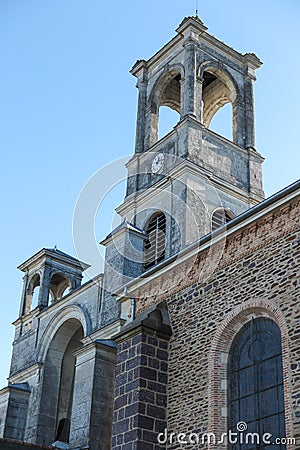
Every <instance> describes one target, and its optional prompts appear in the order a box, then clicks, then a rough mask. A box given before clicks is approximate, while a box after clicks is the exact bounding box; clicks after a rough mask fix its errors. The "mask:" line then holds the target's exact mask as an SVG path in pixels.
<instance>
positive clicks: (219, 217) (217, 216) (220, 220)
mask: <svg viewBox="0 0 300 450" xmlns="http://www.w3.org/2000/svg"><path fill="white" fill-rule="evenodd" d="M231 219H232V216H231V215H230V214H229V213H228V211H226V210H224V209H222V208H220V209H217V210H216V211H215V212H214V213H213V215H212V220H211V229H212V231H214V230H216V229H217V228H219V227H221V226H222V225H224V224H225V223H227V222H229V220H231Z"/></svg>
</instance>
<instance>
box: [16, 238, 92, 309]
mask: <svg viewBox="0 0 300 450" xmlns="http://www.w3.org/2000/svg"><path fill="white" fill-rule="evenodd" d="M88 267H89V265H87V264H85V263H82V262H81V261H79V260H78V259H76V258H73V257H72V256H69V255H67V254H66V253H64V252H62V251H60V250H58V249H57V248H56V247H54V248H43V249H42V250H40V251H39V252H38V253H36V254H35V255H33V256H32V257H31V258H29V259H27V260H26V261H25V262H24V263H22V264H21V265H20V266H19V267H18V269H20V270H21V271H22V272H25V275H24V277H23V280H24V284H23V293H22V299H21V306H20V314H19V315H20V317H22V316H25V315H27V314H28V313H29V312H30V311H31V310H32V309H34V306H35V305H33V296H34V294H35V289H39V294H38V296H37V297H38V298H37V305H36V307H37V308H38V310H42V309H43V308H46V307H47V306H48V305H49V302H56V301H57V300H59V299H60V298H61V297H62V296H63V295H64V293H65V292H66V290H67V289H69V290H70V291H73V290H74V289H76V288H78V287H79V286H80V284H81V280H82V272H83V271H84V270H85V269H87V268H88Z"/></svg>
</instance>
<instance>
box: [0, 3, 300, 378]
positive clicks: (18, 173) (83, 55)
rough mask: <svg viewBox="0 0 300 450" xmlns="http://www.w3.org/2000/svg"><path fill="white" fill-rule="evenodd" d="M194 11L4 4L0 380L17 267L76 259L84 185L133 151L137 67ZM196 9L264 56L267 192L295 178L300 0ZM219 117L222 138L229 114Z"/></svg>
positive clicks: (236, 43)
mask: <svg viewBox="0 0 300 450" xmlns="http://www.w3.org/2000/svg"><path fill="white" fill-rule="evenodd" d="M194 10H195V1H194V0H184V1H183V0H181V1H179V0H152V1H151V2H141V1H137V0H128V1H127V2H125V1H120V0H115V1H114V2H102V1H99V0H43V1H41V0H1V1H0V48H1V53H0V54H1V71H0V86H1V88H0V155H1V156H0V157H1V168H2V171H1V190H0V191H1V205H2V220H1V223H0V227H1V248H2V258H1V272H0V273H1V283H0V290H1V292H0V295H1V297H0V298H1V304H2V314H1V330H2V331H1V333H2V345H1V349H0V352H1V353H0V355H1V366H0V384H1V385H2V386H4V385H5V384H6V377H7V375H8V367H9V359H10V351H11V350H10V349H11V342H12V339H13V327H12V326H11V325H10V323H11V322H12V321H13V320H14V319H16V318H17V314H18V309H19V301H20V294H21V289H22V274H21V273H20V272H19V271H18V270H17V269H16V266H17V265H18V264H20V263H21V262H22V261H24V260H25V259H27V258H28V257H29V256H31V255H32V254H34V253H35V252H36V251H38V250H39V249H40V248H42V247H53V246H54V245H57V246H58V247H59V248H60V249H62V250H63V251H66V252H68V253H71V254H74V248H73V242H72V217H73V210H74V206H75V203H76V199H77V197H78V195H79V193H80V190H81V189H82V187H83V185H84V184H85V183H86V181H87V180H88V179H89V177H90V176H91V175H92V174H93V173H94V172H95V171H96V170H97V169H98V168H100V167H102V166H103V165H105V164H107V163H109V162H110V161H112V160H114V159H116V158H119V157H122V156H125V155H128V154H131V153H132V151H133V145H134V134H135V117H136V103H137V90H136V88H135V79H134V78H133V77H132V76H131V75H130V74H129V69H130V68H131V67H132V65H133V63H134V62H135V61H136V60H137V59H140V58H143V59H147V58H149V57H150V56H151V55H152V54H153V53H154V52H156V51H157V50H158V49H159V48H160V47H161V46H162V45H163V44H165V43H166V42H167V41H168V40H169V39H170V38H172V37H173V36H174V34H175V31H174V30H175V28H177V26H178V24H179V23H180V22H181V20H182V18H183V17H184V16H186V15H193V14H194ZM199 15H200V17H201V18H202V20H203V21H204V23H205V24H206V26H207V27H208V31H209V32H210V33H211V34H213V35H215V36H216V37H218V38H219V39H221V40H222V41H224V42H226V43H227V44H229V45H230V46H232V47H234V48H235V49H236V50H238V51H240V52H242V53H245V52H255V53H256V54H257V55H258V56H259V58H260V59H261V60H262V61H263V62H264V65H263V66H262V68H261V69H259V71H258V72H257V78H258V79H257V82H256V86H255V99H256V134H257V147H258V150H259V151H260V152H261V153H262V154H263V155H264V156H265V157H266V161H265V163H264V167H263V170H264V186H265V191H266V195H267V196H269V195H271V194H272V193H274V192H276V191H278V190H280V189H281V188H283V187H285V186H286V185H288V184H290V183H291V182H293V181H294V180H296V179H297V178H299V167H300V156H299V155H300V151H299V144H298V130H299V120H298V118H299V111H298V108H299V105H300V91H299V89H297V86H298V74H299V73H300V58H298V55H299V44H300V39H299V38H300V31H299V20H300V2H299V0H285V1H284V2H283V1H282V0H264V1H263V2H262V1H261V0H252V1H251V2H247V1H242V0H227V1H224V0H214V1H213V2H208V1H207V0H206V1H205V0H199ZM216 119H217V118H216ZM218 119H219V120H217V121H216V123H215V126H216V127H217V128H216V130H217V131H220V132H223V131H224V133H225V132H226V130H227V129H228V123H227V122H226V119H227V117H226V114H222V113H221V112H220V115H219V118H218ZM121 200H122V188H119V189H116V190H115V191H114V192H112V194H111V195H110V196H109V198H108V199H107V200H106V202H104V206H105V207H106V211H103V210H102V211H101V214H98V217H97V222H96V237H97V239H98V240H99V241H100V240H101V239H102V238H103V237H104V236H105V235H107V234H108V232H109V231H110V226H111V217H112V215H113V209H114V207H115V206H117V205H118V203H120V202H121ZM87 262H88V261H87Z"/></svg>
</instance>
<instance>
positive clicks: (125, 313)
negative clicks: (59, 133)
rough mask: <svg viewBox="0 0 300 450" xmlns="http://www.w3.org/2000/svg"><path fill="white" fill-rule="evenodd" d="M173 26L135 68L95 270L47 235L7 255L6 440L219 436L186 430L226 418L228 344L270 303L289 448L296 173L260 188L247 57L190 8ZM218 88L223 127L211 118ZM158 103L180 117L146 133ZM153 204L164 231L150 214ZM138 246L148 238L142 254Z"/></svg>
mask: <svg viewBox="0 0 300 450" xmlns="http://www.w3.org/2000/svg"><path fill="white" fill-rule="evenodd" d="M176 31H177V35H176V36H175V37H174V38H173V39H172V40H171V41H170V42H169V43H168V44H166V45H165V46H164V47H163V48H162V49H161V50H160V51H159V52H158V53H156V54H155V55H154V56H153V57H152V58H150V59H149V60H148V61H144V60H140V61H138V62H137V63H136V64H135V65H134V67H133V69H132V74H133V75H134V76H136V77H137V80H138V82H137V87H138V90H139V100H138V115H137V132H136V147H135V154H134V156H133V157H132V159H131V160H130V161H129V162H128V164H127V168H128V183H127V193H126V196H125V199H124V202H123V204H122V205H120V206H119V207H118V209H117V211H118V212H119V214H120V216H121V218H122V219H123V221H122V223H121V225H120V226H119V227H117V228H116V229H115V230H113V231H112V232H111V233H110V234H109V235H108V236H107V237H106V238H105V239H104V240H103V241H102V244H103V245H104V246H105V248H106V259H105V268H104V273H103V274H100V275H98V276H97V277H95V278H94V279H93V280H91V281H89V282H88V283H86V284H83V285H81V279H82V272H83V271H84V270H85V269H86V268H87V267H88V265H87V264H85V263H83V262H81V261H79V260H77V259H75V258H73V257H71V256H69V255H66V254H65V253H63V252H61V251H60V250H58V249H57V248H54V249H43V250H41V251H40V252H38V253H36V254H35V255H33V256H32V257H31V258H29V259H28V260H27V261H25V262H24V263H23V264H21V266H19V268H20V270H22V271H23V272H24V274H25V275H24V289H23V294H22V299H21V307H20V312H19V317H18V319H17V320H16V321H15V323H14V325H15V327H16V332H15V339H14V349H13V355H12V361H11V370H10V376H9V384H8V386H7V387H6V388H4V389H3V390H2V391H0V413H1V421H0V437H1V438H3V439H2V440H0V446H2V447H3V445H5V443H7V445H8V447H7V448H13V447H12V446H13V445H16V447H18V446H21V445H22V444H20V443H19V444H18V443H16V444H14V442H13V441H14V440H16V441H18V442H20V441H25V442H26V444H24V448H25V447H26V446H28V445H29V444H32V445H41V446H44V447H43V448H46V447H47V446H49V445H52V448H57V449H70V450H71V449H73V450H79V449H82V450H83V449H90V450H109V449H113V450H118V449H120V450H137V449H143V450H148V449H149V450H158V449H163V448H168V449H175V448H209V449H214V450H221V449H222V450H223V449H224V450H225V449H231V448H233V447H232V446H231V447H230V446H228V445H227V443H226V442H216V443H213V444H211V443H210V442H209V441H205V442H203V443H201V444H199V443H198V444H196V443H195V442H194V441H191V440H188V441H187V442H186V436H187V435H188V434H192V435H193V439H196V437H197V436H200V435H201V436H203V435H204V436H205V433H211V434H214V436H215V437H216V438H217V439H218V438H219V437H220V435H221V434H222V433H227V432H228V428H229V419H228V417H229V415H230V411H229V410H230V408H229V403H228V402H229V400H228V399H229V397H230V387H229V378H230V370H231V369H230V367H229V361H230V358H231V357H232V354H231V353H232V348H233V347H232V345H233V342H234V340H235V339H236V337H237V336H239V335H240V331H241V330H243V327H244V326H245V325H247V324H249V322H251V321H254V320H256V319H259V318H266V319H269V320H271V321H272V323H274V324H276V326H277V327H278V329H279V333H280V336H281V349H280V355H279V356H278V357H280V358H281V359H280V362H282V367H281V366H280V369H276V370H277V371H278V373H280V374H282V378H283V382H282V384H281V385H280V386H283V391H284V418H285V433H286V438H288V439H290V441H288V442H287V443H286V444H283V445H282V446H281V447H280V446H278V445H275V448H281V449H288V450H292V449H293V450H295V449H297V448H300V444H299V442H300V441H299V440H300V419H299V417H300V406H299V405H300V403H299V386H300V376H299V367H300V354H299V337H300V325H299V324H300V313H299V306H298V303H299V302H298V299H299V291H300V272H299V262H300V261H299V260H300V231H299V230H300V214H299V212H300V211H299V209H300V182H296V183H294V184H293V185H291V186H289V187H287V188H286V189H284V190H283V191H281V192H279V193H277V194H275V195H274V196H272V197H271V198H269V199H266V200H263V198H264V195H263V190H262V176H261V164H262V161H263V158H262V156H261V155H260V154H259V153H258V152H257V150H256V148H255V135H254V99H253V82H254V80H255V70H256V69H257V68H259V66H260V65H261V62H260V61H259V59H258V58H257V57H256V56H255V55H254V54H252V53H247V54H245V55H241V54H240V53H238V52H236V51H235V50H233V49H232V48H230V47H228V46H227V45H226V44H224V43H222V42H221V41H219V40H217V39H216V38H214V37H213V36H211V35H210V34H209V33H207V28H206V27H205V26H204V24H203V23H202V22H201V20H200V19H199V18H198V17H188V18H185V19H184V20H183V22H182V23H181V24H180V26H179V28H178V29H177V30H176ZM228 102H231V104H232V107H233V139H232V141H229V140H227V139H225V138H223V137H222V136H219V135H217V134H216V133H214V132H212V131H211V130H210V129H209V125H210V121H211V119H212V117H213V116H214V114H215V113H216V112H217V111H218V110H219V109H220V108H221V107H222V106H223V105H224V104H226V103H228ZM160 106H169V107H170V108H172V109H174V110H176V111H177V112H179V114H180V121H179V122H178V124H177V125H176V126H175V127H174V130H172V131H171V132H170V133H169V134H167V135H166V136H165V137H163V138H162V139H160V140H159V141H158V137H157V127H158V120H159V108H160ZM157 157H158V158H157ZM158 213H159V214H160V216H159V217H163V218H164V220H162V222H163V224H164V225H163V226H164V236H163V238H162V237H161V236H160V234H159V233H161V231H162V229H161V228H159V226H160V225H159V221H158V220H157V221H155V220H154V221H153V220H152V222H151V219H153V217H154V219H155V218H156V217H158V215H157V214H158ZM215 214H217V218H218V221H219V222H218V221H217V223H218V227H215V228H214V227H213V223H214V220H213V219H214V217H216V216H215ZM215 222H216V220H215ZM149 223H152V224H153V223H154V224H155V225H152V226H153V227H154V228H153V229H152V230H151V231H149V230H150V225H149ZM162 243H163V253H162V255H163V256H162V257H160V256H161V255H160V254H158V255H157V253H158V252H159V251H161V248H160V247H161V246H162ZM146 246H148V248H149V246H150V248H151V247H152V246H153V248H154V253H153V254H154V263H153V264H152V265H151V264H150V265H149V266H146V264H145V260H144V253H145V249H146ZM157 256H158V257H157ZM37 289H39V295H38V299H37V304H36V305H35V304H34V295H35V293H36V292H37ZM67 289H69V292H67ZM280 364H281V363H280ZM276 373H277V372H276ZM255 382H256V383H257V384H258V387H259V383H260V384H261V383H262V382H259V381H257V380H256V381H255ZM280 386H279V387H278V389H279V388H281V387H280ZM253 411H254V409H253ZM253 413H254V412H253ZM255 414H258V413H256V412H255ZM278 414H279V413H278ZM280 414H281V412H280ZM256 419H257V420H260V418H259V417H257V418H256ZM246 425H247V424H246ZM293 440H295V441H293ZM242 448H244V447H242Z"/></svg>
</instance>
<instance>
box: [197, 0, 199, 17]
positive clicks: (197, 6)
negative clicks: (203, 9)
mask: <svg viewBox="0 0 300 450" xmlns="http://www.w3.org/2000/svg"><path fill="white" fill-rule="evenodd" d="M198 13H199V11H198V0H196V17H198Z"/></svg>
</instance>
